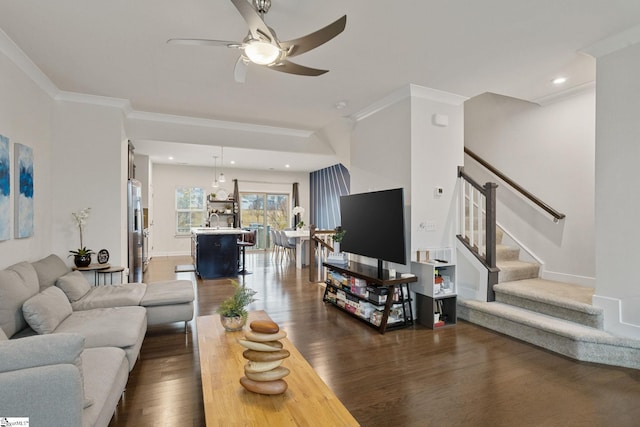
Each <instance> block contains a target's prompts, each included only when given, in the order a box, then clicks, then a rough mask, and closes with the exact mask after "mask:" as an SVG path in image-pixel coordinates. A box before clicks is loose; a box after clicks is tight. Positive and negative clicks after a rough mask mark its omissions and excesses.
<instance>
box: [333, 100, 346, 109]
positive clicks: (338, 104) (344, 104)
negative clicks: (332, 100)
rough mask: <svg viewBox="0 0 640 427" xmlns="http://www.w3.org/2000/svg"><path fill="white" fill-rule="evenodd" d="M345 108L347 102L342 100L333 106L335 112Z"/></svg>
mask: <svg viewBox="0 0 640 427" xmlns="http://www.w3.org/2000/svg"><path fill="white" fill-rule="evenodd" d="M346 106H347V101H344V100H343V101H338V102H336V105H335V107H336V110H342V109H343V108H346Z"/></svg>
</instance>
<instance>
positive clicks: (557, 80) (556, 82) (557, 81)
mask: <svg viewBox="0 0 640 427" xmlns="http://www.w3.org/2000/svg"><path fill="white" fill-rule="evenodd" d="M566 81H567V78H566V77H556V78H555V79H553V80H551V82H552V83H553V84H554V85H561V84H562V83H564V82H566Z"/></svg>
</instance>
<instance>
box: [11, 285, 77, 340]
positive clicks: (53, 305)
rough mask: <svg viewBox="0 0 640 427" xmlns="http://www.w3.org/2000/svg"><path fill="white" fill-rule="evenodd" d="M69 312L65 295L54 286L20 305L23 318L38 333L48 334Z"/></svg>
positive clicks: (69, 307)
mask: <svg viewBox="0 0 640 427" xmlns="http://www.w3.org/2000/svg"><path fill="white" fill-rule="evenodd" d="M71 312H72V310H71V304H70V303H69V300H68V299H67V296H66V295H65V294H64V292H62V291H61V290H60V289H59V288H57V287H55V286H51V287H49V288H47V289H45V290H44V291H42V292H40V293H39V294H37V295H34V296H32V297H31V298H29V299H28V300H26V301H25V302H24V304H23V305H22V313H23V314H24V318H25V319H26V320H27V323H28V324H29V326H31V329H33V330H34V331H36V332H37V333H38V334H50V333H51V332H53V331H54V330H55V329H56V328H57V327H58V325H59V324H60V323H61V322H62V321H63V320H64V319H66V318H67V317H69V315H70V314H71Z"/></svg>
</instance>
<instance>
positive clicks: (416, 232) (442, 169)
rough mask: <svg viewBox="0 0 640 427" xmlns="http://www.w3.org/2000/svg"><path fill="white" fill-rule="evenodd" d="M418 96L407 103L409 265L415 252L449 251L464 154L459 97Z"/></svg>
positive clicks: (431, 93)
mask: <svg viewBox="0 0 640 427" xmlns="http://www.w3.org/2000/svg"><path fill="white" fill-rule="evenodd" d="M419 93H420V96H413V97H412V100H411V182H412V186H411V194H412V196H411V200H412V206H411V254H410V258H411V260H413V261H416V260H417V256H416V251H417V250H418V249H428V248H453V247H454V246H455V245H454V239H455V235H456V229H457V224H456V219H457V218H458V215H457V200H458V197H459V196H458V189H457V182H458V166H460V165H462V161H463V159H462V157H463V149H464V146H463V141H464V110H463V107H462V103H463V101H464V98H462V97H458V96H456V95H452V94H443V93H442V92H438V91H433V90H427V89H425V88H422V89H420V92H419ZM436 120H441V121H443V122H441V123H440V124H437V123H436ZM436 187H440V188H442V189H443V194H442V195H440V196H436V195H435V188H436ZM452 253H453V251H452ZM451 261H454V260H453V259H452V260H451Z"/></svg>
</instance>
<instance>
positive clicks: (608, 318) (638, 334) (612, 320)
mask: <svg viewBox="0 0 640 427" xmlns="http://www.w3.org/2000/svg"><path fill="white" fill-rule="evenodd" d="M593 305H594V306H596V307H600V308H602V309H603V310H604V330H605V331H607V332H609V333H612V334H614V335H618V336H622V337H626V338H632V339H636V340H640V325H634V324H631V323H625V322H623V321H622V301H621V300H620V299H619V298H611V297H605V296H601V295H594V296H593Z"/></svg>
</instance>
